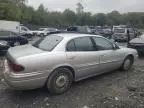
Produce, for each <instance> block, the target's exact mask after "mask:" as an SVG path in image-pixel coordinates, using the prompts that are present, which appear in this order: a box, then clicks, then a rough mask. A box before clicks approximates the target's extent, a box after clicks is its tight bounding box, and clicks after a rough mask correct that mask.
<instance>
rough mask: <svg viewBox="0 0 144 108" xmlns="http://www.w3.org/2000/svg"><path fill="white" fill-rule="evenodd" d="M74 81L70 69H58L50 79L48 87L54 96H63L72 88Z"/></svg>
mask: <svg viewBox="0 0 144 108" xmlns="http://www.w3.org/2000/svg"><path fill="white" fill-rule="evenodd" d="M72 81H73V74H72V72H71V71H70V70H69V69H67V68H58V69H56V70H55V71H53V72H52V74H51V75H50V77H49V78H48V80H47V83H46V87H47V89H48V90H49V91H50V93H52V94H61V93H64V92H65V91H67V90H68V89H69V88H70V87H71V84H72Z"/></svg>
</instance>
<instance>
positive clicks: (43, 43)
mask: <svg viewBox="0 0 144 108" xmlns="http://www.w3.org/2000/svg"><path fill="white" fill-rule="evenodd" d="M62 39H63V37H61V36H55V35H51V36H47V37H45V38H41V39H40V40H38V41H36V42H35V43H34V44H33V46H34V47H36V48H39V49H42V50H45V51H52V50H53V49H54V48H55V47H56V46H57V45H58V44H59V43H60V42H61V41H62Z"/></svg>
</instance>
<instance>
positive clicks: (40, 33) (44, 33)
mask: <svg viewBox="0 0 144 108" xmlns="http://www.w3.org/2000/svg"><path fill="white" fill-rule="evenodd" d="M34 33H35V34H36V35H38V36H41V37H43V36H47V35H49V34H54V33H60V30H58V29H56V28H39V30H38V31H34Z"/></svg>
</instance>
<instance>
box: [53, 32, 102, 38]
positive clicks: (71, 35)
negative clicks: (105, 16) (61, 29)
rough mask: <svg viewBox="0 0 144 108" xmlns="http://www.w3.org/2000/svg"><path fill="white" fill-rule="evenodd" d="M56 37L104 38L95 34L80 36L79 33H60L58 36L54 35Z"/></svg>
mask: <svg viewBox="0 0 144 108" xmlns="http://www.w3.org/2000/svg"><path fill="white" fill-rule="evenodd" d="M53 35H55V36H61V37H64V38H76V37H85V36H96V37H102V36H99V35H93V34H79V33H58V34H53Z"/></svg>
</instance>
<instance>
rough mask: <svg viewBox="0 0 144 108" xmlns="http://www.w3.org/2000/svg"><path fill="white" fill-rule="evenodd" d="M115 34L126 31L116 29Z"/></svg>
mask: <svg viewBox="0 0 144 108" xmlns="http://www.w3.org/2000/svg"><path fill="white" fill-rule="evenodd" d="M114 32H115V33H125V29H114Z"/></svg>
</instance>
